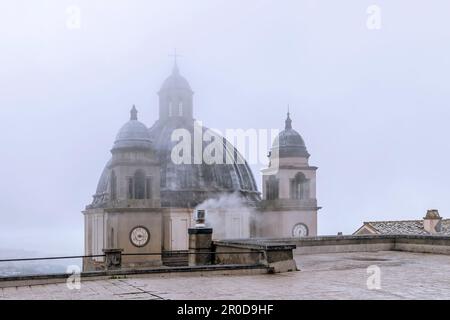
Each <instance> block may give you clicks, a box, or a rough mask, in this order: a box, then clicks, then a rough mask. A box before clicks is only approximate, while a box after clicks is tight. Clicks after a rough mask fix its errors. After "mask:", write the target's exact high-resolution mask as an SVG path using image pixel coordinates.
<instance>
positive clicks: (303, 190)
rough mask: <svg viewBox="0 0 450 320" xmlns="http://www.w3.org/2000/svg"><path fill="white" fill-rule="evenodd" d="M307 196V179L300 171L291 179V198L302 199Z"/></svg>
mask: <svg viewBox="0 0 450 320" xmlns="http://www.w3.org/2000/svg"><path fill="white" fill-rule="evenodd" d="M308 198H309V180H307V179H306V177H305V175H304V174H303V173H301V172H299V173H297V174H296V176H295V178H294V179H292V180H291V199H297V200H303V199H308Z"/></svg>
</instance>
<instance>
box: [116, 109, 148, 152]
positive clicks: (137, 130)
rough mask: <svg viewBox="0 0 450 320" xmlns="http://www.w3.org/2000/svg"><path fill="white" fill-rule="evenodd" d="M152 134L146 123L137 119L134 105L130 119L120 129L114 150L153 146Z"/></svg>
mask: <svg viewBox="0 0 450 320" xmlns="http://www.w3.org/2000/svg"><path fill="white" fill-rule="evenodd" d="M151 146H152V143H151V140H150V135H149V133H148V129H147V127H146V125H145V124H143V123H142V122H139V121H138V119H137V110H136V107H135V106H133V109H131V118H130V121H128V122H127V123H125V124H124V126H123V127H122V128H121V129H120V130H119V133H118V134H117V136H116V140H115V142H114V146H113V150H117V149H124V148H125V149H129V148H141V149H142V148H144V149H148V148H151Z"/></svg>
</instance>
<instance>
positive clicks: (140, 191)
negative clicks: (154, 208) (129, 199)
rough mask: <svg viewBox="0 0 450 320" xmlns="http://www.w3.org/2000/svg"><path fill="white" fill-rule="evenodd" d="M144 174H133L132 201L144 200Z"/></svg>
mask: <svg viewBox="0 0 450 320" xmlns="http://www.w3.org/2000/svg"><path fill="white" fill-rule="evenodd" d="M145 183H146V181H145V172H144V171H142V170H138V171H136V173H135V174H134V199H145Z"/></svg>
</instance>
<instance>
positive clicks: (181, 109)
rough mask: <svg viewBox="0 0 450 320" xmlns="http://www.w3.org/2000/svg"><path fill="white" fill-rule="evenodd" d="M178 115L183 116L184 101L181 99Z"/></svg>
mask: <svg viewBox="0 0 450 320" xmlns="http://www.w3.org/2000/svg"><path fill="white" fill-rule="evenodd" d="M178 115H179V116H180V117H182V116H183V102H182V101H180V103H179V104H178Z"/></svg>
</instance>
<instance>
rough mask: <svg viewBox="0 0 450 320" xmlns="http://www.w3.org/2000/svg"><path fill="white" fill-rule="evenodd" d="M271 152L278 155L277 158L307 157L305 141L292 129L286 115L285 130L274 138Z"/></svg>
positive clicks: (289, 119) (290, 121) (288, 117)
mask: <svg viewBox="0 0 450 320" xmlns="http://www.w3.org/2000/svg"><path fill="white" fill-rule="evenodd" d="M272 151H273V152H275V153H278V155H279V157H281V158H287V157H307V158H308V157H309V153H308V150H307V149H306V145H305V141H304V140H303V138H302V136H301V135H300V134H299V133H298V132H297V131H295V130H294V129H292V120H291V118H290V115H289V113H288V115H287V119H286V125H285V129H284V130H283V131H281V132H280V134H279V135H278V136H277V137H276V138H275V140H274V142H273V145H272Z"/></svg>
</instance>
